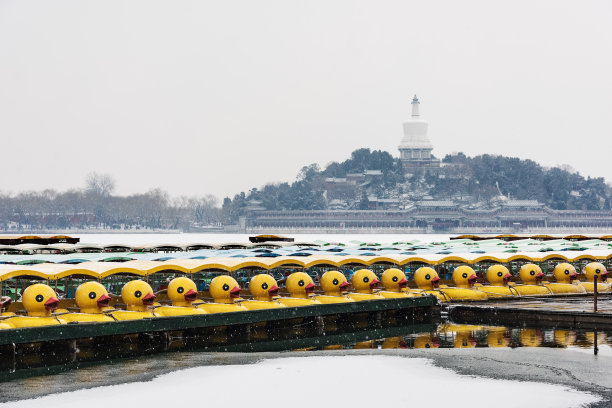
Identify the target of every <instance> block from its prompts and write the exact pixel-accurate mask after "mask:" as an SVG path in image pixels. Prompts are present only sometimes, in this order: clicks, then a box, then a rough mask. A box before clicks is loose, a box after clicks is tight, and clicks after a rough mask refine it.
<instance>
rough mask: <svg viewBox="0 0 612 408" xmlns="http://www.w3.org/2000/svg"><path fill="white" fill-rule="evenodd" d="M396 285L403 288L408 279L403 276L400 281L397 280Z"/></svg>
mask: <svg viewBox="0 0 612 408" xmlns="http://www.w3.org/2000/svg"><path fill="white" fill-rule="evenodd" d="M397 286H399V287H400V288H405V287H406V286H408V279H406V278H403V279H402V280H401V281H399V282H397Z"/></svg>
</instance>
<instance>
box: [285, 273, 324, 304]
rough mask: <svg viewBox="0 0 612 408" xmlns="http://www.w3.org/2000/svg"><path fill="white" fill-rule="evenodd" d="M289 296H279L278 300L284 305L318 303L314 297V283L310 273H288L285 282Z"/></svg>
mask: <svg viewBox="0 0 612 408" xmlns="http://www.w3.org/2000/svg"><path fill="white" fill-rule="evenodd" d="M285 286H286V287H287V292H289V295H290V297H279V298H278V301H279V302H280V303H282V304H283V305H285V306H289V307H291V306H311V305H320V304H321V302H319V301H318V300H317V299H316V298H315V297H314V290H315V287H316V286H315V284H314V281H313V280H312V278H311V277H310V275H308V274H307V273H304V272H295V273H292V274H291V275H289V277H288V278H287V281H286V282H285Z"/></svg>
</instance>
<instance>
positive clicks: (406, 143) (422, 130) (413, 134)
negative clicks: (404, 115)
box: [399, 95, 433, 150]
mask: <svg viewBox="0 0 612 408" xmlns="http://www.w3.org/2000/svg"><path fill="white" fill-rule="evenodd" d="M419 105H420V102H419V98H417V96H416V95H414V98H413V99H412V117H411V119H410V120H409V121H407V122H404V137H403V138H402V141H401V143H400V145H399V150H406V149H426V150H432V149H433V144H432V143H431V141H430V140H429V138H428V137H427V126H428V124H427V122H426V121H424V120H422V119H421V117H420V115H419Z"/></svg>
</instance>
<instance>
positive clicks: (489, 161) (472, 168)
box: [222, 149, 612, 222]
mask: <svg viewBox="0 0 612 408" xmlns="http://www.w3.org/2000/svg"><path fill="white" fill-rule="evenodd" d="M442 163H443V165H442V168H441V169H440V171H439V173H438V174H431V173H424V172H422V173H416V174H411V175H409V176H405V175H404V171H403V169H402V164H401V161H400V159H398V158H394V157H393V156H391V154H389V153H388V152H384V151H380V150H374V151H371V150H370V149H359V150H355V151H354V152H353V153H352V154H351V157H350V158H348V159H347V160H345V161H343V162H332V163H329V164H328V165H327V166H326V167H325V168H324V169H321V168H320V167H319V165H317V164H311V165H309V166H305V167H303V168H302V170H301V171H300V172H299V174H298V175H297V178H296V180H295V181H294V182H292V183H277V184H266V185H265V186H264V187H262V188H260V189H258V188H253V189H251V190H250V191H249V192H242V193H240V194H237V195H235V196H234V198H233V199H230V198H229V197H227V198H225V200H224V201H223V209H222V210H223V211H222V213H223V215H224V218H225V219H226V220H227V221H230V222H232V221H235V220H237V218H238V217H239V216H240V215H243V214H244V213H245V212H246V210H247V208H248V207H249V206H251V207H252V206H253V205H255V206H257V207H263V208H265V209H267V210H323V209H327V208H328V206H329V204H330V200H329V197H328V196H329V194H327V191H326V183H325V181H326V179H327V178H331V177H333V178H344V177H346V176H347V174H351V173H363V172H365V171H366V170H380V171H381V172H382V176H381V177H380V178H378V179H377V181H376V182H375V183H369V184H368V185H365V186H355V188H354V189H353V191H352V192H351V194H350V196H349V197H346V199H345V200H344V201H345V203H346V205H347V207H348V208H351V209H359V208H364V205H363V204H364V200H367V199H368V197H372V196H374V197H378V198H396V199H399V200H400V202H401V203H403V204H409V203H410V202H413V201H420V200H423V199H437V200H455V201H458V202H464V203H465V204H466V205H469V204H478V205H487V204H492V201H493V200H494V199H495V198H497V197H499V196H500V195H504V196H506V197H510V198H511V199H515V200H538V201H539V202H541V203H545V204H546V205H547V206H549V207H551V208H553V209H558V210H565V209H584V210H609V209H610V197H611V196H612V189H611V187H610V186H609V185H607V184H606V182H605V180H604V179H603V178H602V177H597V178H590V177H587V178H585V177H583V176H581V175H580V174H579V173H578V172H575V171H573V170H571V169H570V168H567V166H566V167H565V168H561V167H552V168H546V167H543V166H541V165H539V164H538V163H536V162H534V161H532V160H523V159H519V158H515V157H504V156H499V155H488V154H485V155H480V156H475V157H468V156H466V155H465V154H463V153H458V154H455V155H447V156H446V157H445V158H444V159H443V160H442ZM500 193H501V194H500Z"/></svg>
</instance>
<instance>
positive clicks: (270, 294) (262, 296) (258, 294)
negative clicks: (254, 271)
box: [249, 273, 280, 301]
mask: <svg viewBox="0 0 612 408" xmlns="http://www.w3.org/2000/svg"><path fill="white" fill-rule="evenodd" d="M279 290H280V288H279V287H278V284H277V283H276V279H274V278H273V277H272V276H270V275H268V274H265V273H262V274H259V275H255V276H253V277H252V278H251V282H249V291H250V292H251V295H253V298H254V299H255V300H264V301H270V300H272V299H274V298H275V297H278V291H279Z"/></svg>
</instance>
